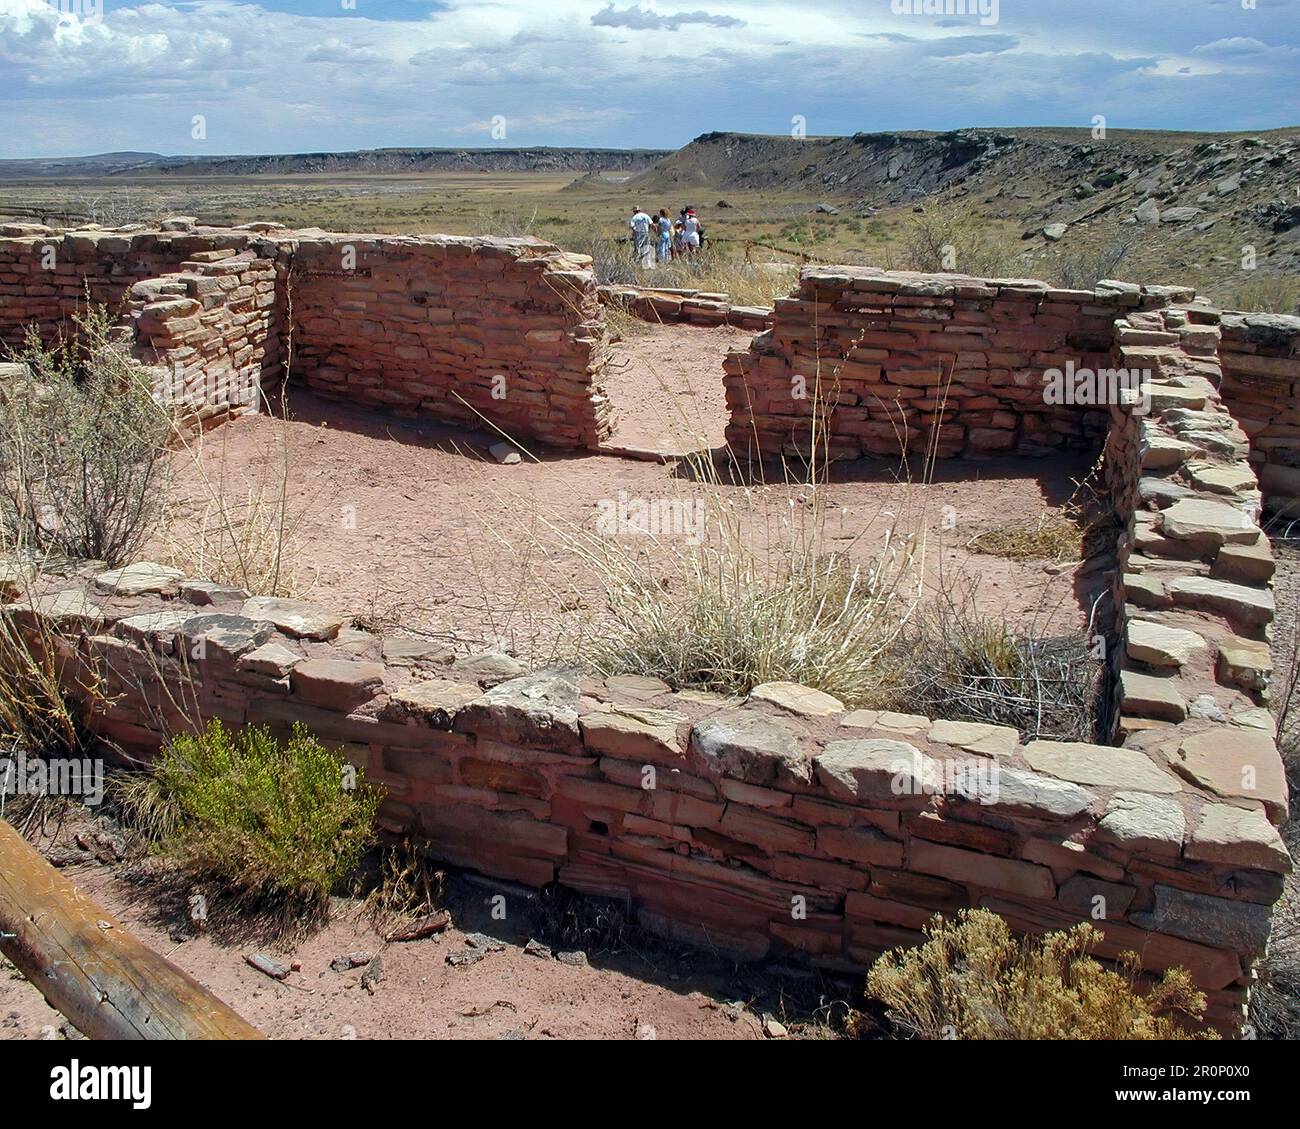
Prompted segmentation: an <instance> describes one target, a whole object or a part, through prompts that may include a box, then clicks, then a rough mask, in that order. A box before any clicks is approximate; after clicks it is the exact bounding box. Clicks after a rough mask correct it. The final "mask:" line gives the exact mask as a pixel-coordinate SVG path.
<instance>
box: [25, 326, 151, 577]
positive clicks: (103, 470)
mask: <svg viewBox="0 0 1300 1129" xmlns="http://www.w3.org/2000/svg"><path fill="white" fill-rule="evenodd" d="M15 359H16V360H18V361H20V362H22V363H24V364H25V365H26V366H27V374H26V375H23V376H17V377H12V378H10V379H9V380H7V381H5V383H4V384H3V386H0V526H2V527H3V534H4V539H5V540H6V541H7V542H9V543H11V544H12V543H16V544H18V545H21V546H25V547H27V548H30V549H33V550H36V551H39V552H44V553H51V554H56V555H62V556H66V557H72V558H76V559H80V560H102V561H107V562H108V563H109V564H110V565H114V566H117V565H122V564H127V563H129V562H130V561H131V560H132V559H133V558H135V559H138V553H139V551H140V550H141V549H142V548H143V546H144V544H145V542H146V541H147V540H148V538H149V535H150V534H151V533H152V531H153V530H154V528H155V526H156V525H157V524H158V521H159V518H160V516H161V513H162V507H163V503H164V497H165V485H166V484H165V477H166V470H167V457H166V455H167V444H168V440H169V438H170V436H171V433H172V426H171V421H170V419H169V418H168V416H167V415H166V413H165V412H163V411H162V410H161V409H160V407H159V405H158V403H157V402H156V401H155V399H154V395H153V386H152V384H151V382H150V380H149V378H148V376H147V375H146V374H145V372H144V370H142V369H140V368H139V367H138V366H136V365H135V364H133V363H132V360H131V357H130V354H129V353H128V351H127V349H126V347H125V346H124V345H123V344H122V343H121V342H120V341H119V340H118V339H117V338H116V337H115V336H114V334H113V327H112V322H111V320H110V318H109V316H108V313H107V311H106V310H104V309H103V308H102V307H92V308H90V309H88V310H87V311H85V312H84V313H82V314H80V315H78V316H77V317H76V319H75V325H74V333H73V335H72V339H71V340H70V341H63V342H58V343H56V344H54V345H48V346H47V345H45V344H43V343H42V342H41V340H40V338H39V336H38V335H37V334H36V332H35V331H34V330H32V331H29V333H28V335H27V338H26V342H25V344H24V346H23V348H22V350H21V351H20V352H19V353H18V354H16V357H15Z"/></svg>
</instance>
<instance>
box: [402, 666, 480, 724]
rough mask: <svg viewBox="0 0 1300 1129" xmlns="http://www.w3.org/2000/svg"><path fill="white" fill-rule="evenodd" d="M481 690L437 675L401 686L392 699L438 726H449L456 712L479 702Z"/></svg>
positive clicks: (453, 720) (454, 718) (403, 707)
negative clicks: (410, 684)
mask: <svg viewBox="0 0 1300 1129" xmlns="http://www.w3.org/2000/svg"><path fill="white" fill-rule="evenodd" d="M482 693H483V692H482V691H481V690H480V689H479V688H478V687H477V686H474V685H472V684H470V683H467V682H452V681H449V680H447V679H441V678H439V679H433V680H431V681H429V682H417V683H415V685H413V686H405V687H403V688H402V689H401V690H398V691H396V692H395V693H394V694H393V696H392V702H393V704H394V705H396V706H399V707H400V708H402V709H404V710H407V711H408V712H410V713H413V714H418V715H420V716H422V717H426V718H428V719H429V720H430V722H432V724H433V725H434V726H436V727H437V728H439V729H450V728H451V727H452V724H453V723H454V722H455V720H456V715H457V714H458V713H460V711H461V710H462V709H464V708H465V707H466V706H467V705H469V704H470V702H475V701H478V699H479V698H480V697H482Z"/></svg>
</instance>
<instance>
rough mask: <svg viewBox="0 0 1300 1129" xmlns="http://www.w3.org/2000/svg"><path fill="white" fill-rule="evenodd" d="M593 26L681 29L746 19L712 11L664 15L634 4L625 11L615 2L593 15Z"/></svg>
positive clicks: (729, 24) (733, 24)
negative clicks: (716, 13) (618, 7)
mask: <svg viewBox="0 0 1300 1129" xmlns="http://www.w3.org/2000/svg"><path fill="white" fill-rule="evenodd" d="M591 23H592V26H593V27H626V28H632V29H633V30H635V31H680V30H681V29H682V28H683V27H685V26H686V25H687V24H703V25H704V26H705V27H745V26H746V24H745V21H744V20H742V19H739V18H738V17H736V16H716V15H714V14H713V13H711V12H677V13H676V14H675V15H671V16H664V15H660V14H659V13H658V12H650V11H646V10H645V9H643V8H641V7H639V6H638V5H635V4H634V5H632V6H631V7H630V8H625V9H624V10H623V11H621V12H620V11H618V10H617V9H615V7H614V5H613V4H610V6H609V7H608V8H603V9H601V10H600V11H599V12H597V13H596V14H595V15H594V16H592V17H591Z"/></svg>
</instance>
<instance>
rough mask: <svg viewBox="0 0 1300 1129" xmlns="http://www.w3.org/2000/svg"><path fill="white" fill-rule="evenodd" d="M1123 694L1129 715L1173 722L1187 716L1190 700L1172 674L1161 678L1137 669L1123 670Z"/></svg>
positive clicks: (1184, 718) (1123, 702) (1124, 706)
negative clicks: (1171, 676) (1181, 690)
mask: <svg viewBox="0 0 1300 1129" xmlns="http://www.w3.org/2000/svg"><path fill="white" fill-rule="evenodd" d="M1120 697H1121V699H1122V704H1123V709H1124V713H1125V714H1126V715H1127V716H1131V717H1147V718H1153V719H1155V720H1156V721H1172V722H1174V723H1178V722H1180V721H1185V720H1186V719H1187V701H1186V699H1185V698H1184V697H1183V695H1182V694H1181V693H1180V692H1179V689H1178V683H1177V682H1176V681H1175V680H1174V679H1172V678H1160V677H1157V676H1156V675H1152V674H1142V673H1140V672H1139V671H1136V670H1125V671H1122V672H1121V673H1120Z"/></svg>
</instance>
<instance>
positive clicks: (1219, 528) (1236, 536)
mask: <svg viewBox="0 0 1300 1129" xmlns="http://www.w3.org/2000/svg"><path fill="white" fill-rule="evenodd" d="M1160 527H1161V531H1162V532H1163V533H1164V535H1165V536H1166V537H1173V538H1175V539H1176V540H1179V541H1201V540H1203V541H1207V542H1210V543H1212V544H1215V545H1253V544H1254V543H1255V542H1256V541H1258V540H1259V526H1258V525H1257V524H1256V522H1255V519H1254V518H1253V517H1251V516H1250V514H1248V513H1246V512H1245V511H1243V510H1239V509H1237V507H1236V506H1230V505H1228V504H1227V503H1226V502H1214V501H1210V500H1209V499H1206V498H1182V499H1179V500H1178V501H1177V502H1175V503H1174V504H1173V505H1172V506H1170V507H1169V508H1168V509H1167V510H1164V511H1163V513H1162V519H1161V523H1160Z"/></svg>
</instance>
